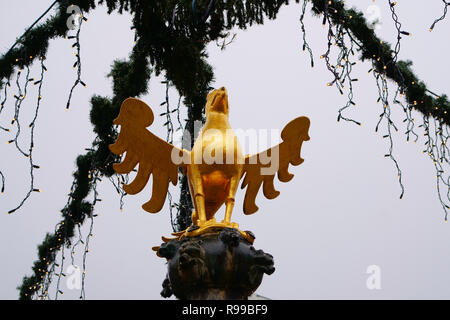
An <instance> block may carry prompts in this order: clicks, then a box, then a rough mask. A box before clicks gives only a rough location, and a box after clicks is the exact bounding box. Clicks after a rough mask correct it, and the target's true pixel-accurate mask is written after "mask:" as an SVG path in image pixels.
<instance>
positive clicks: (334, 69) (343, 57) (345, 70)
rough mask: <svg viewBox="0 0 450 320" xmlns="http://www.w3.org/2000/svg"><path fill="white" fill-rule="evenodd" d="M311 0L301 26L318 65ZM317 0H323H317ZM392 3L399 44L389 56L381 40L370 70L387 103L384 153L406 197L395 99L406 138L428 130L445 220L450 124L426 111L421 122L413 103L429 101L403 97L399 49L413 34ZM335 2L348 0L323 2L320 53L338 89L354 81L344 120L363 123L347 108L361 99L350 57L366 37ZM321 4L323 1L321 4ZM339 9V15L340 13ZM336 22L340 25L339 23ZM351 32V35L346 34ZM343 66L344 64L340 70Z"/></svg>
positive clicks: (381, 98)
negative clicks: (311, 39)
mask: <svg viewBox="0 0 450 320" xmlns="http://www.w3.org/2000/svg"><path fill="white" fill-rule="evenodd" d="M307 2H309V1H308V0H305V1H304V2H303V6H302V15H301V19H300V23H301V29H302V33H303V43H304V44H303V49H304V51H305V48H306V49H308V52H309V54H310V56H311V63H312V65H313V62H312V61H313V60H312V52H311V49H310V47H309V45H308V43H307V41H306V32H305V28H304V23H303V16H304V11H305V7H306V4H307ZM314 2H315V5H316V3H317V1H314ZM387 2H388V5H389V9H390V11H391V17H392V20H393V22H394V26H395V29H396V31H397V39H396V43H395V47H394V49H393V50H391V52H390V57H389V59H386V56H385V55H384V54H383V51H382V49H383V45H384V43H383V42H382V41H380V45H379V46H378V54H373V56H372V57H371V58H372V68H371V69H370V70H369V72H368V73H372V74H373V76H374V79H375V82H376V86H377V90H378V99H377V103H380V102H381V104H382V106H383V109H382V113H381V114H380V117H379V120H378V122H377V125H376V127H375V131H376V132H378V131H379V129H380V126H381V124H383V123H384V127H385V132H384V133H383V135H382V137H383V138H385V139H387V140H388V141H389V146H388V152H387V153H386V154H385V155H384V156H385V157H387V158H390V159H391V160H392V162H393V163H394V165H395V168H396V171H397V175H398V182H399V185H400V188H401V193H400V199H401V198H403V195H404V190H405V188H404V185H403V183H402V171H401V169H400V166H399V163H398V160H397V159H396V158H395V156H394V140H393V132H397V131H398V130H399V129H398V127H397V125H396V124H395V123H394V121H393V119H392V117H391V115H392V112H391V111H392V110H391V101H392V103H393V104H396V105H399V106H401V107H402V110H403V113H404V115H405V118H404V120H403V123H405V126H406V131H405V135H406V141H407V142H408V141H410V139H411V140H413V141H414V142H417V141H418V138H419V135H418V134H417V133H416V132H415V128H416V127H419V128H423V130H424V131H425V134H424V136H425V137H427V139H428V141H426V142H425V145H426V150H424V153H426V154H427V155H428V156H429V157H430V159H431V160H432V161H433V163H434V166H435V169H436V187H437V191H438V198H439V201H440V203H441V205H442V208H443V209H444V213H445V215H444V221H445V222H447V209H449V208H450V207H449V205H448V204H447V203H448V202H450V176H448V175H446V174H445V173H446V172H447V171H448V170H445V168H444V164H450V163H449V162H448V161H449V160H448V159H447V158H448V154H449V153H448V150H447V149H446V148H447V145H446V143H447V140H448V138H449V136H448V135H447V133H448V126H447V125H446V124H445V123H444V122H443V120H442V119H439V118H437V119H436V117H433V116H432V114H431V113H430V114H428V115H427V114H425V115H424V116H423V123H422V124H421V125H419V126H417V125H416V120H415V118H414V117H413V113H412V110H413V107H415V106H418V105H419V104H423V103H424V102H423V101H416V100H415V101H413V103H412V104H410V103H406V104H405V103H404V102H402V101H401V100H403V98H404V96H405V90H407V87H408V86H407V84H406V83H405V79H404V77H403V73H402V72H401V71H400V69H399V64H400V63H399V62H398V54H399V52H400V48H401V39H402V37H403V36H410V33H409V32H407V31H404V30H403V29H402V25H401V23H400V21H399V18H398V15H397V13H396V9H395V8H396V4H397V2H395V1H391V0H388V1H387ZM444 3H445V9H444V15H443V16H442V17H440V18H439V19H436V21H435V22H434V23H433V25H432V28H430V31H431V30H432V29H433V28H434V26H435V24H436V23H437V22H439V21H441V20H443V19H444V18H445V15H446V12H447V6H448V3H447V2H446V1H444ZM333 4H342V1H329V0H324V1H323V4H322V6H321V7H320V8H321V10H322V11H323V25H324V26H325V24H327V23H328V33H327V40H328V42H327V51H326V52H325V53H324V54H322V55H321V56H320V58H321V59H324V61H325V64H326V67H327V69H328V70H329V71H330V73H331V74H332V76H333V79H332V81H330V82H328V83H327V85H328V86H336V87H337V89H338V91H339V92H340V94H341V95H343V94H344V90H345V86H344V83H345V82H346V80H347V82H348V85H347V98H348V99H347V103H346V105H345V106H344V107H342V108H340V109H339V111H338V121H339V120H341V119H343V120H346V121H350V122H354V123H356V124H358V125H361V123H360V122H358V121H356V120H354V119H351V118H348V117H344V116H343V114H342V112H343V111H344V110H346V109H347V108H349V107H350V106H352V105H354V106H355V105H356V104H355V103H354V101H353V98H354V95H353V87H352V82H354V81H358V79H356V78H352V77H351V71H352V66H353V65H354V64H355V63H356V62H351V60H350V57H351V56H353V55H354V52H353V49H354V48H356V50H358V51H362V50H363V49H364V45H363V43H360V42H359V41H358V40H357V36H355V34H354V33H353V32H352V30H350V29H349V28H348V27H346V19H352V16H351V15H350V16H348V15H347V16H343V15H341V12H342V10H338V9H336V8H335V7H333ZM316 7H317V6H316ZM330 12H333V13H334V14H335V16H334V17H333V19H331V17H330V14H329V13H330ZM336 15H337V17H336ZM333 26H334V29H333ZM346 36H347V39H346ZM333 44H334V45H335V46H337V47H338V48H339V52H338V54H337V56H338V58H337V62H336V64H332V63H331V60H330V54H331V51H332V46H333ZM389 69H391V70H392V69H393V70H394V73H395V79H396V80H395V84H396V86H397V88H396V90H395V93H394V95H393V98H391V97H390V96H389V85H388V78H389V77H390V78H392V75H391V74H388V73H387V70H389ZM338 70H341V71H340V72H339V71H338ZM409 85H412V86H414V85H416V84H415V83H414V81H412V82H411V84H409ZM426 91H427V92H428V93H430V94H432V95H434V96H436V97H437V98H440V97H439V96H438V95H436V94H435V93H433V92H431V91H430V90H428V89H427V90H426ZM434 108H435V109H436V110H438V107H437V106H435V107H434ZM444 114H446V111H444ZM429 118H431V119H432V121H433V128H434V130H433V129H431V127H430V119H429ZM442 186H444V187H445V189H446V190H447V194H446V199H445V200H444V196H443V190H442V189H443V188H442Z"/></svg>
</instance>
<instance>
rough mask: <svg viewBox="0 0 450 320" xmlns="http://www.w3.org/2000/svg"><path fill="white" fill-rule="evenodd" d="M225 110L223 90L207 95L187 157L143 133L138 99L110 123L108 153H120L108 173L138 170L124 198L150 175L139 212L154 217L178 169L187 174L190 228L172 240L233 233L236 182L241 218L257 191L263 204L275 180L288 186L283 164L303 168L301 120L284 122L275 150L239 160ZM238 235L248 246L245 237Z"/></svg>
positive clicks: (147, 118)
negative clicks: (113, 133) (114, 132)
mask: <svg viewBox="0 0 450 320" xmlns="http://www.w3.org/2000/svg"><path fill="white" fill-rule="evenodd" d="M228 108H229V107H228V94H227V91H226V89H225V88H224V87H222V88H220V89H218V90H214V91H212V92H210V93H209V94H208V96H207V102H206V123H205V124H204V126H203V128H202V130H201V132H200V134H199V136H198V137H197V139H196V140H195V143H194V146H193V148H192V150H191V151H187V150H184V149H178V148H177V147H175V146H173V145H171V144H169V143H167V142H166V141H164V140H162V139H160V138H158V137H157V136H155V135H154V134H152V133H151V132H149V131H148V130H147V129H146V128H147V127H148V126H150V125H151V124H152V123H153V120H154V116H153V112H152V110H151V109H150V107H149V106H148V105H147V104H146V103H145V102H143V101H141V100H139V99H135V98H128V99H126V100H125V101H124V102H123V104H122V107H121V110H120V113H119V116H118V117H117V118H116V119H115V120H114V124H116V125H120V126H121V130H120V133H119V135H118V138H117V140H116V142H115V143H114V144H112V145H110V146H109V148H110V150H111V151H112V152H113V153H114V154H116V155H122V154H123V153H126V155H125V158H124V159H123V161H122V162H121V163H115V164H114V165H113V168H114V170H115V171H116V172H117V173H119V174H125V173H129V172H131V171H132V170H133V169H134V168H135V167H136V166H137V165H139V168H138V170H137V175H136V177H135V179H134V180H133V181H132V182H131V183H130V184H128V185H124V187H123V189H124V191H125V192H126V193H128V194H136V193H138V192H140V191H141V190H142V189H143V188H144V187H145V185H146V184H147V182H148V180H149V178H150V175H153V187H152V195H151V199H150V200H149V201H148V202H146V203H145V204H144V205H143V206H142V208H143V209H144V210H145V211H148V212H151V213H156V212H159V211H160V210H161V209H162V207H163V205H164V202H165V199H166V195H167V191H168V188H169V182H172V184H173V185H176V184H177V182H178V171H179V168H180V167H181V168H182V169H183V171H184V172H185V173H186V174H187V177H188V181H189V189H190V192H191V196H192V200H193V204H194V211H193V213H192V226H191V227H190V228H188V229H187V230H185V231H181V232H178V233H174V234H173V235H175V236H177V237H178V238H181V237H184V236H197V235H199V234H202V233H205V232H207V231H208V230H211V228H217V227H219V228H224V227H232V228H236V229H238V225H237V224H236V223H232V222H231V213H232V211H233V207H234V197H235V194H236V191H237V188H238V186H239V182H240V180H241V179H242V178H243V181H242V185H241V188H242V189H243V188H245V187H246V188H247V190H246V193H245V199H244V213H245V214H252V213H254V212H256V211H257V210H258V207H257V206H256V204H255V198H256V195H257V194H258V191H259V189H260V188H261V185H262V189H263V193H264V195H265V197H266V198H268V199H274V198H276V197H277V196H278V195H279V192H278V191H276V190H275V188H274V184H273V183H274V178H275V174H278V179H279V180H280V181H282V182H288V181H290V180H291V179H292V178H293V176H294V175H293V174H290V173H289V172H288V167H289V164H292V165H294V166H296V165H299V164H301V163H302V162H303V159H302V158H301V157H300V151H301V147H302V143H303V141H307V140H309V136H308V129H309V124H310V121H309V119H308V118H307V117H299V118H296V119H294V120H292V121H291V122H289V123H288V124H287V125H286V126H285V127H284V129H283V130H282V132H281V138H282V142H281V143H280V144H278V145H276V146H274V147H272V148H270V149H268V150H266V151H264V152H260V153H258V154H254V155H247V156H243V155H242V151H241V147H240V145H239V142H238V140H237V137H236V135H235V134H234V132H233V130H232V128H231V126H230V123H229V121H228V111H229V109H228ZM223 204H225V218H224V220H223V221H222V222H216V220H215V219H214V215H215V213H216V212H217V210H218V209H219V208H220V207H221V206H222V205H223ZM238 230H239V229H238ZM240 232H241V234H242V235H243V236H244V237H245V238H247V239H249V240H251V242H253V241H252V239H251V238H252V237H251V236H250V235H249V234H247V233H245V232H242V231H240Z"/></svg>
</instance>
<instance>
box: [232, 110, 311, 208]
mask: <svg viewBox="0 0 450 320" xmlns="http://www.w3.org/2000/svg"><path fill="white" fill-rule="evenodd" d="M309 124H310V121H309V119H308V118H307V117H299V118H296V119H294V120H292V121H291V122H289V123H288V124H287V125H286V126H285V127H284V129H283V131H281V139H282V140H283V142H281V143H280V144H278V145H276V146H275V147H272V148H270V149H268V150H266V151H263V152H260V153H258V154H254V155H247V156H246V157H245V164H244V168H243V172H242V176H243V177H244V180H243V181H242V185H241V188H242V189H244V188H245V187H247V191H246V192H245V198H244V213H245V214H252V213H255V212H256V211H257V210H258V206H257V205H256V204H255V199H256V195H257V194H258V191H259V189H260V188H261V184H263V193H264V195H265V196H266V198H268V199H274V198H276V197H278V195H279V194H280V192H279V191H277V190H275V188H274V185H273V180H274V178H275V174H276V173H278V179H279V180H280V181H281V182H288V181H290V180H291V179H292V178H293V177H294V175H293V174H290V173H289V171H288V167H289V164H292V165H294V166H297V165H299V164H301V163H302V162H303V159H302V158H301V157H300V150H301V147H302V143H303V141H307V140H309V136H308V129H309Z"/></svg>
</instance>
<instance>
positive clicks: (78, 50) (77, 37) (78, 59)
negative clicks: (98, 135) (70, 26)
mask: <svg viewBox="0 0 450 320" xmlns="http://www.w3.org/2000/svg"><path fill="white" fill-rule="evenodd" d="M76 21H77V24H76V25H77V32H76V35H75V36H68V37H67V39H69V40H72V39H74V40H75V43H74V44H72V48H76V52H75V57H76V61H75V63H74V64H73V68H74V69H75V68H76V69H77V78H76V80H75V82H74V84H73V85H72V88H70V92H69V97H68V99H67V104H66V109H67V110H69V108H70V103H71V101H72V96H73V92H74V90H75V88H76V87H78V86H79V85H82V86H83V87H86V86H87V85H86V83H85V82H84V81H83V80H81V43H80V33H81V26H82V25H83V22H84V21H86V22H87V21H88V19H87V18H86V17H85V16H84V15H83V14H80V16H79V18H78V19H77V20H76Z"/></svg>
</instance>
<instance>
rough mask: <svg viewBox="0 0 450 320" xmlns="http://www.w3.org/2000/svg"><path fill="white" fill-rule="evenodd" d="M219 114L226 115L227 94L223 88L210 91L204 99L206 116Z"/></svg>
mask: <svg viewBox="0 0 450 320" xmlns="http://www.w3.org/2000/svg"><path fill="white" fill-rule="evenodd" d="M210 112H219V113H223V114H225V115H228V93H227V89H225V87H222V88H220V89H216V90H214V91H211V92H210V93H209V94H208V97H207V98H206V114H208V113H210Z"/></svg>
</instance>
